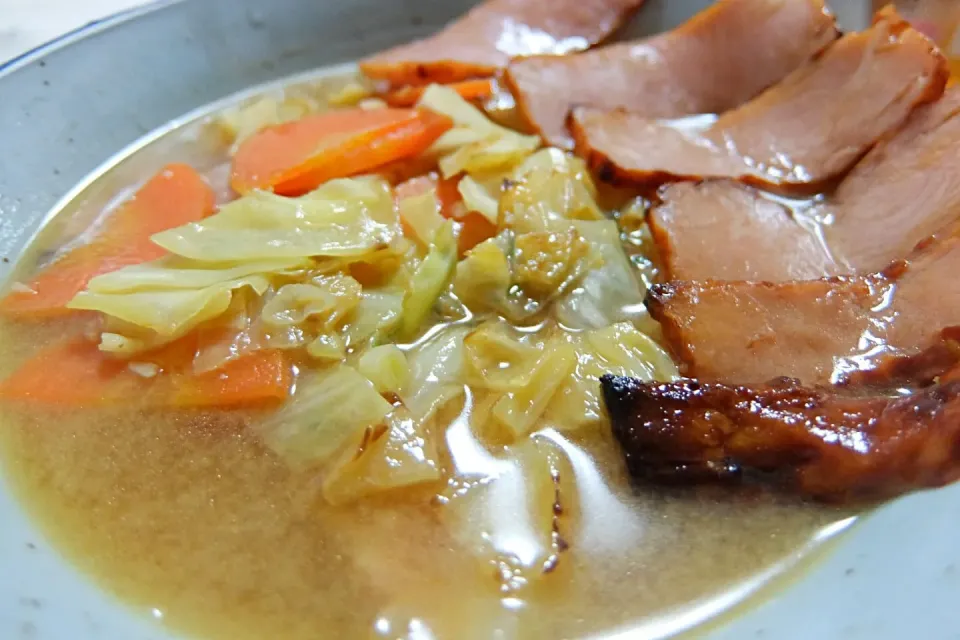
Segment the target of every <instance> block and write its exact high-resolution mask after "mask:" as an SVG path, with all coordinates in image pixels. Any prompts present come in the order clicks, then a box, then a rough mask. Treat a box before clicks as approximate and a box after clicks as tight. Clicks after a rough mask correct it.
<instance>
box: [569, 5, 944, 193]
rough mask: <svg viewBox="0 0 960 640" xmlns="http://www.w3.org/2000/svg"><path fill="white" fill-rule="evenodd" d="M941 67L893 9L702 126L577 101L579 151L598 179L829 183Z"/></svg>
mask: <svg viewBox="0 0 960 640" xmlns="http://www.w3.org/2000/svg"><path fill="white" fill-rule="evenodd" d="M947 76H948V71H947V67H946V63H945V60H944V58H943V56H942V54H941V53H940V52H939V50H938V49H937V48H936V46H935V45H934V44H933V43H932V42H931V41H930V40H928V39H927V38H926V37H925V36H924V35H922V34H921V33H920V32H918V31H916V30H915V29H913V28H911V27H910V26H909V24H907V23H906V22H904V21H903V20H901V19H900V18H899V16H897V14H896V13H895V12H893V11H892V10H885V11H883V12H881V13H880V14H879V15H878V18H877V20H876V21H875V23H874V25H873V26H872V27H871V28H870V29H868V30H866V31H864V32H861V33H852V34H848V35H846V36H844V37H842V38H840V39H839V40H838V41H836V42H835V43H834V44H833V45H831V46H830V47H828V48H827V49H826V50H825V51H824V52H823V54H822V55H821V56H820V57H818V58H817V59H816V60H814V61H812V62H811V63H809V64H807V65H804V66H802V67H800V68H799V69H797V70H796V71H794V72H793V73H791V74H790V75H789V76H787V77H786V78H785V79H784V80H783V81H781V82H780V83H778V84H776V85H774V86H773V87H771V88H770V89H768V90H767V91H765V92H763V93H762V94H760V95H759V96H758V97H757V98H755V99H753V100H751V101H750V102H748V103H746V104H744V105H743V106H741V107H739V108H737V109H734V110H732V111H728V112H727V113H724V114H722V115H720V116H719V118H717V119H716V120H715V121H714V122H712V123H710V124H707V125H706V126H700V125H699V124H696V125H695V126H690V123H689V122H687V121H683V122H680V123H678V122H675V121H669V120H661V119H655V118H649V117H646V116H643V115H638V114H635V113H630V112H627V111H622V110H621V111H608V110H603V109H596V108H591V107H578V108H576V109H574V111H573V112H572V114H571V119H570V126H571V132H572V134H573V138H574V140H575V141H576V147H577V149H578V152H579V153H580V154H581V155H583V156H584V157H586V158H588V160H589V162H590V164H591V166H593V167H594V168H595V169H596V170H597V172H598V174H599V175H600V177H601V179H605V180H608V181H612V182H615V183H627V184H634V185H641V186H647V187H651V186H657V185H659V184H664V183H667V182H676V181H681V180H699V179H702V178H707V177H727V178H732V179H736V180H738V181H741V182H743V183H745V184H751V185H757V186H762V187H764V188H765V189H768V190H772V191H777V192H780V193H785V194H792V195H804V194H807V195H809V194H813V193H819V192H820V191H822V190H824V189H825V188H826V187H828V186H830V185H831V184H833V183H835V182H836V181H837V180H838V179H839V178H840V177H842V176H843V174H845V173H846V172H847V171H848V170H849V169H850V168H851V167H852V166H853V165H854V164H855V163H856V162H857V161H858V160H859V159H860V158H861V157H863V155H864V154H865V153H866V152H867V151H868V150H869V149H870V148H871V147H872V146H873V145H874V144H875V143H876V142H877V141H878V140H879V139H881V138H882V137H883V136H885V135H886V134H888V133H890V132H893V131H895V130H897V129H898V128H899V127H900V126H901V125H902V124H903V123H904V121H905V120H906V119H907V117H908V116H909V115H910V113H911V112H912V111H913V110H914V108H916V107H917V106H919V105H921V104H925V103H928V102H932V101H934V100H936V99H937V98H939V97H940V96H941V95H942V93H943V90H944V86H945V85H946V80H947Z"/></svg>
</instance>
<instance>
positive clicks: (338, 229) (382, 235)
mask: <svg viewBox="0 0 960 640" xmlns="http://www.w3.org/2000/svg"><path fill="white" fill-rule="evenodd" d="M399 233H400V231H399V223H398V218H397V212H396V209H395V207H394V202H393V196H392V193H391V190H390V186H389V185H388V184H387V183H386V182H385V181H383V180H382V179H380V178H375V177H361V178H344V179H340V180H332V181H330V182H328V183H326V184H324V185H323V186H321V187H320V188H318V189H316V190H315V191H312V192H310V193H308V194H306V195H304V196H301V197H299V198H286V197H283V196H278V195H274V194H272V193H268V192H265V191H256V192H253V193H250V194H248V195H246V196H244V197H242V198H240V199H239V200H235V201H234V202H231V203H229V204H226V205H224V206H223V207H222V208H221V209H220V211H219V213H216V214H215V215H212V216H210V217H209V218H206V219H204V220H202V221H201V222H194V223H190V224H187V225H184V226H181V227H176V228H174V229H170V230H168V231H163V232H161V233H158V234H156V235H155V236H153V241H154V242H155V243H156V244H158V245H160V246H161V247H163V248H164V249H166V250H167V251H169V252H170V253H173V254H176V255H180V256H184V257H187V258H193V259H195V260H207V261H228V260H230V261H242V260H264V259H272V258H298V257H301V258H302V257H318V256H329V257H344V256H348V257H355V256H361V255H363V254H365V253H370V252H372V251H375V250H377V249H379V248H381V247H384V246H386V245H387V244H389V242H390V241H391V239H392V238H394V237H395V236H396V235H398V234H399Z"/></svg>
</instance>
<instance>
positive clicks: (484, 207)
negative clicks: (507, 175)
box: [457, 175, 503, 224]
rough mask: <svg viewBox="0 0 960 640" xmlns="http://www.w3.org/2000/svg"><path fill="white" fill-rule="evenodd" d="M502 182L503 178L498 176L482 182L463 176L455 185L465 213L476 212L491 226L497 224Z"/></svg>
mask: <svg viewBox="0 0 960 640" xmlns="http://www.w3.org/2000/svg"><path fill="white" fill-rule="evenodd" d="M502 181H503V178H502V177H500V176H499V175H495V176H494V177H493V178H492V180H491V179H488V180H486V181H483V182H481V181H478V180H476V179H474V178H472V177H470V176H463V177H462V178H460V182H459V183H457V191H459V192H460V197H461V198H463V204H464V205H465V206H466V208H467V211H476V212H477V213H479V214H480V215H482V216H483V217H484V218H486V219H487V220H489V221H490V222H492V223H493V224H497V217H498V215H499V207H500V183H501V182H502Z"/></svg>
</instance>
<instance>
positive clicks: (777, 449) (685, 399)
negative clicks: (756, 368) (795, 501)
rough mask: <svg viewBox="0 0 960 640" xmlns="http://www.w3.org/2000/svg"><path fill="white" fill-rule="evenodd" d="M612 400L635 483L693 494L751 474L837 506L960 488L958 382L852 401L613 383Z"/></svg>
mask: <svg viewBox="0 0 960 640" xmlns="http://www.w3.org/2000/svg"><path fill="white" fill-rule="evenodd" d="M602 387H603V395H604V400H605V404H606V407H607V410H608V412H609V414H610V417H611V422H612V425H613V432H614V435H615V436H616V438H617V440H618V441H619V442H620V445H621V447H622V448H623V452H624V455H625V457H626V461H627V467H628V469H629V471H630V473H631V475H632V476H633V477H634V478H636V479H638V480H653V481H670V482H674V483H677V482H679V483H696V482H704V481H711V480H718V479H721V480H730V479H735V478H737V477H738V476H739V475H740V474H741V473H742V472H743V471H755V472H764V473H767V474H775V475H773V476H770V475H768V476H766V477H767V478H769V479H775V480H777V481H780V482H785V483H786V486H787V488H789V489H791V490H793V491H796V492H798V493H800V494H801V495H804V496H807V497H812V498H816V499H822V500H829V501H848V500H859V499H875V498H883V497H890V496H893V495H897V494H899V493H903V492H905V491H910V490H914V489H921V488H926V487H938V486H942V485H945V484H948V483H950V482H954V481H956V480H958V479H960V382H957V381H953V382H947V383H944V384H938V385H935V386H932V387H928V388H926V389H921V390H918V391H915V392H913V393H910V394H907V395H904V396H896V395H881V394H876V395H854V394H850V393H847V392H845V391H841V390H836V389H831V388H805V387H802V386H800V385H799V384H797V383H796V382H794V381H789V380H780V381H775V382H772V383H770V384H764V385H756V386H741V385H728V384H717V383H701V382H698V381H696V380H679V381H677V382H672V383H665V384H661V383H644V382H641V381H639V380H636V379H633V378H621V377H614V376H605V377H604V378H603V379H602Z"/></svg>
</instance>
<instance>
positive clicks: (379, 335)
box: [344, 290, 404, 349]
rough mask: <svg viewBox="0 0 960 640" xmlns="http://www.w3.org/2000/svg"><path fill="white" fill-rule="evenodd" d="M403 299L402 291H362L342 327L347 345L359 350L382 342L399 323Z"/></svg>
mask: <svg viewBox="0 0 960 640" xmlns="http://www.w3.org/2000/svg"><path fill="white" fill-rule="evenodd" d="M403 297H404V294H403V291H402V290H393V291H392V290H382V291H373V290H367V291H364V292H363V294H362V295H361V298H360V302H359V303H358V304H357V307H356V309H354V311H353V314H352V315H351V316H350V318H349V319H348V320H347V324H346V326H345V327H344V335H345V337H346V341H347V345H348V346H349V347H351V348H357V349H359V348H363V347H364V346H366V345H367V344H370V343H373V344H376V343H379V342H380V341H381V340H383V338H384V336H386V335H388V334H389V333H390V332H392V331H393V330H394V329H395V328H396V327H397V326H398V325H399V323H400V317H401V316H402V315H403Z"/></svg>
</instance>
